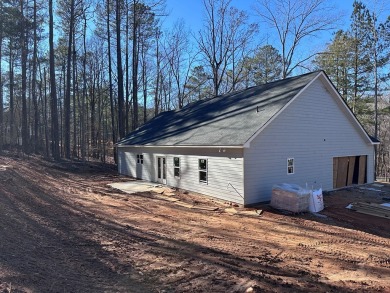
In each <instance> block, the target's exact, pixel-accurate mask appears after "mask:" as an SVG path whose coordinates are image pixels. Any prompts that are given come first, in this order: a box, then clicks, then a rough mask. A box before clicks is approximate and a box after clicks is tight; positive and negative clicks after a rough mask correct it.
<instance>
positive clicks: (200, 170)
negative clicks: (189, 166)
mask: <svg viewBox="0 0 390 293" xmlns="http://www.w3.org/2000/svg"><path fill="white" fill-rule="evenodd" d="M200 160H205V161H206V169H201V168H200ZM201 172H202V173H206V180H201V179H200V173H201ZM198 176H199V183H203V184H208V183H209V162H208V159H202V158H201V159H198Z"/></svg>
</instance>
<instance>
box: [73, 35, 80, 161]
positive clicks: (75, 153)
mask: <svg viewBox="0 0 390 293" xmlns="http://www.w3.org/2000/svg"><path fill="white" fill-rule="evenodd" d="M72 39H73V40H75V39H76V32H75V30H74V29H73V38H72ZM72 46H73V49H72V73H73V74H72V80H73V85H72V87H73V95H72V96H73V150H72V159H73V158H74V157H78V148H77V111H76V105H77V103H76V99H77V98H78V97H79V87H78V82H77V78H76V76H77V75H78V74H77V64H76V42H75V41H73V44H72Z"/></svg>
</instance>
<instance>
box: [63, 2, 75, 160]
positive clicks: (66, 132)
mask: <svg viewBox="0 0 390 293" xmlns="http://www.w3.org/2000/svg"><path fill="white" fill-rule="evenodd" d="M74 1H75V0H71V1H70V22H69V36H68V54H67V62H66V66H67V67H66V93H65V97H64V148H65V149H64V150H65V158H67V159H70V87H71V71H70V70H71V68H70V67H71V62H72V43H73V40H72V37H73V27H74V6H75V3H74ZM73 82H74V81H73Z"/></svg>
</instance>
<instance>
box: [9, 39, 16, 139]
mask: <svg viewBox="0 0 390 293" xmlns="http://www.w3.org/2000/svg"><path fill="white" fill-rule="evenodd" d="M13 58H14V57H13V52H12V44H9V128H10V141H9V143H10V145H13V144H16V142H15V140H16V136H15V121H14V120H15V119H14V108H15V106H14V102H15V101H14V59H13Z"/></svg>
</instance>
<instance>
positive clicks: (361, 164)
mask: <svg viewBox="0 0 390 293" xmlns="http://www.w3.org/2000/svg"><path fill="white" fill-rule="evenodd" d="M364 183H367V156H350V157H337V158H333V188H340V187H345V186H350V185H353V184H364Z"/></svg>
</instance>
